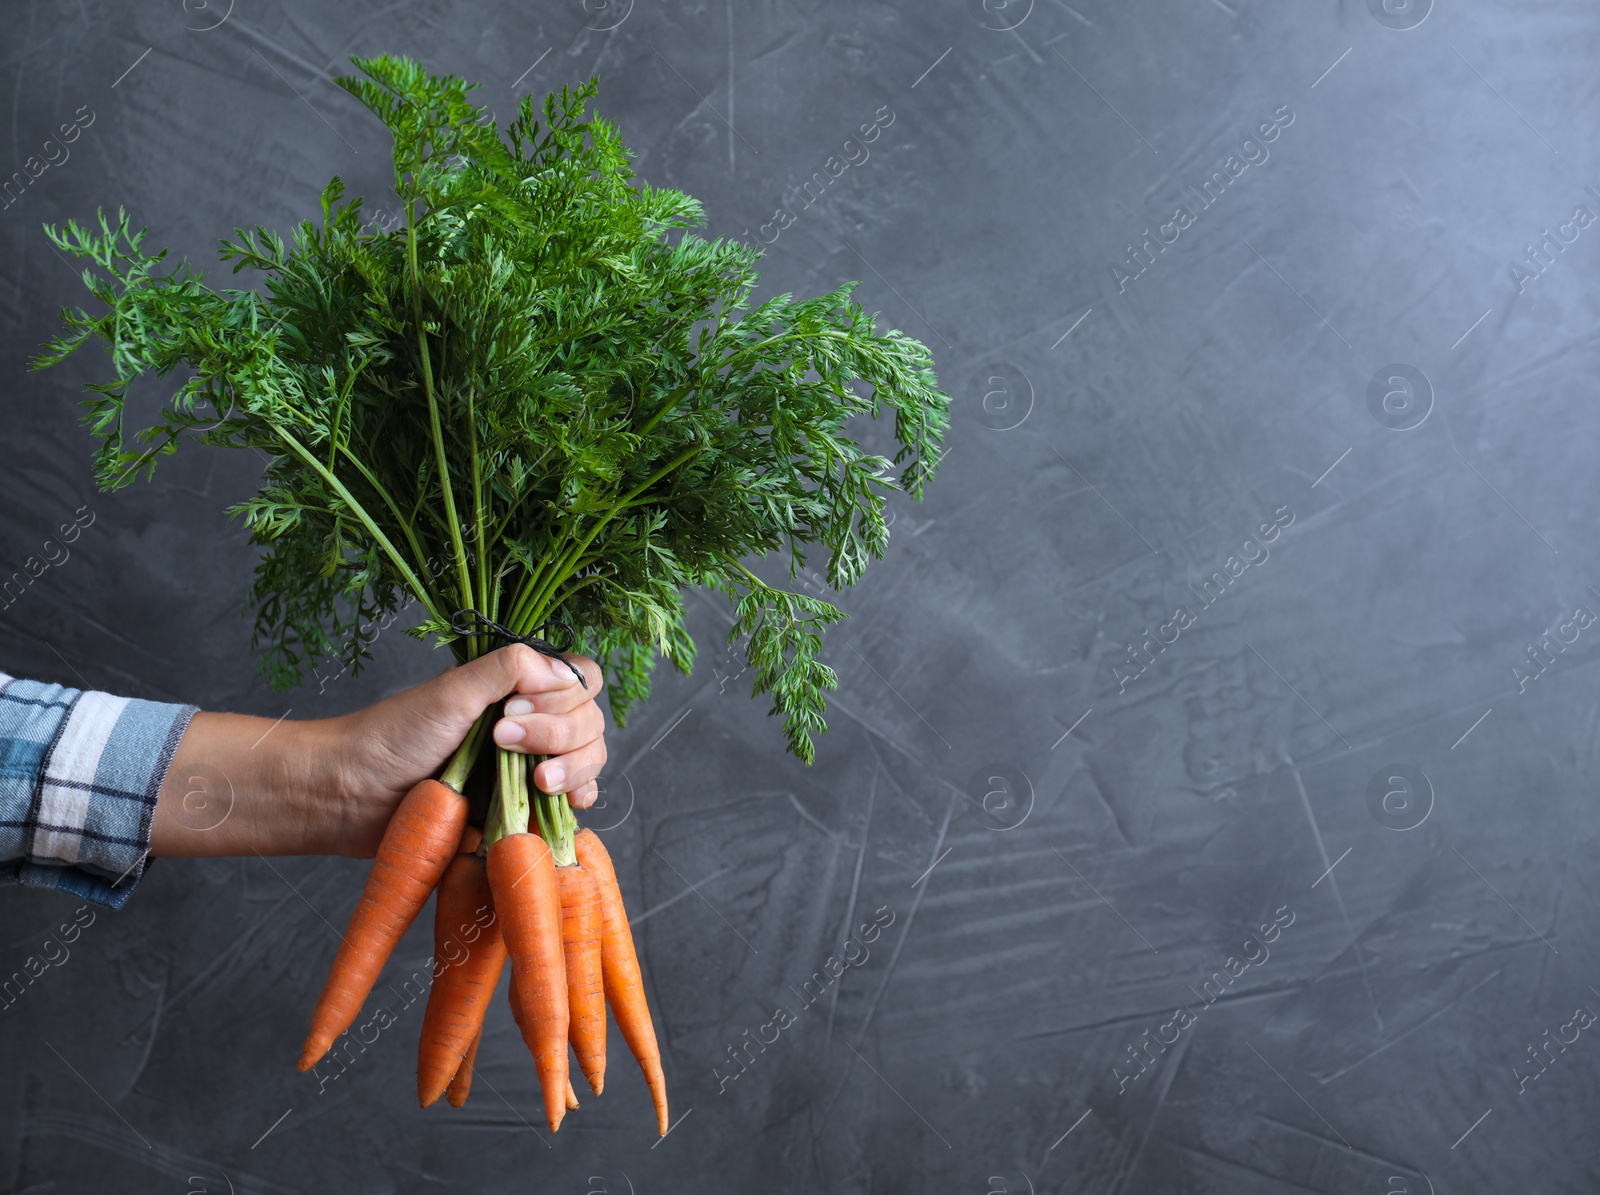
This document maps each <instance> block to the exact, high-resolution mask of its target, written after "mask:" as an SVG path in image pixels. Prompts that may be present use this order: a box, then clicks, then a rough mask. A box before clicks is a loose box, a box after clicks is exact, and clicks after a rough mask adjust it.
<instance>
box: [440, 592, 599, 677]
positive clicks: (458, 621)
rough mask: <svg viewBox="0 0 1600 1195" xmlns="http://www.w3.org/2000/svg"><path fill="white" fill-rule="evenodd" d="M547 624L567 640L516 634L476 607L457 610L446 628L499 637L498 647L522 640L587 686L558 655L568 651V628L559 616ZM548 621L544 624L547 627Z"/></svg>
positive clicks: (580, 673) (578, 670) (575, 669)
mask: <svg viewBox="0 0 1600 1195" xmlns="http://www.w3.org/2000/svg"><path fill="white" fill-rule="evenodd" d="M550 623H554V624H555V625H556V626H558V627H560V628H561V629H562V630H563V631H565V632H566V633H567V641H566V642H565V643H564V644H562V645H561V646H560V647H557V646H556V645H555V644H554V643H551V642H550V641H549V640H547V639H541V638H539V636H537V635H519V634H517V633H516V632H515V631H513V630H512V629H511V628H510V627H506V626H502V625H501V624H500V623H498V622H496V621H495V620H494V619H492V618H489V617H487V616H486V615H484V614H483V613H482V612H481V611H478V610H457V611H456V613H455V618H454V621H452V622H451V623H450V630H451V632H452V633H453V634H457V635H490V636H493V637H494V638H496V639H498V640H500V644H501V646H504V645H505V644H507V643H525V644H527V645H528V646H529V647H531V648H533V650H534V651H536V652H538V653H539V654H540V655H544V656H549V657H550V658H551V659H552V660H560V661H561V662H562V663H563V664H565V665H566V666H567V667H568V668H570V669H571V670H572V675H573V676H575V677H577V678H578V683H579V684H580V685H582V686H583V687H584V688H585V689H587V688H588V687H589V682H588V681H587V680H585V679H584V676H583V670H582V669H581V668H579V667H577V665H575V664H574V663H573V662H572V661H571V660H569V659H567V658H566V656H564V655H562V654H561V653H562V652H565V651H571V650H572V642H573V634H572V628H571V627H569V626H568V625H567V624H566V623H564V622H562V621H561V620H560V619H559V618H553V619H551V620H550ZM550 623H546V624H545V625H547V626H548V625H550Z"/></svg>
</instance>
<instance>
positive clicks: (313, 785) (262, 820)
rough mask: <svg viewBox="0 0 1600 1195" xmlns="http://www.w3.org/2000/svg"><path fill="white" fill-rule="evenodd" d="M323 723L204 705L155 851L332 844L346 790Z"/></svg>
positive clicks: (164, 801) (170, 785)
mask: <svg viewBox="0 0 1600 1195" xmlns="http://www.w3.org/2000/svg"><path fill="white" fill-rule="evenodd" d="M326 738H327V732H326V730H325V728H324V724H323V723H320V722H290V721H287V720H280V721H277V722H274V721H273V720H272V719H270V718H255V717H248V716H245V715H240V714H219V713H207V712H201V713H198V714H196V715H195V717H194V719H193V720H192V721H191V722H190V724H189V727H188V729H187V730H186V731H185V733H184V736H183V738H182V740H181V741H180V742H179V744H178V749H177V752H176V753H175V754H174V756H173V761H172V766H171V768H169V769H168V772H167V776H166V778H165V780H164V781H163V783H162V786H161V791H160V793H159V794H158V797H157V801H156V809H155V815H154V817H153V818H152V823H151V834H150V853H151V854H152V855H179V856H202V855H203V856H216V855H251V854H261V855H300V854H327V853H332V850H333V847H332V844H334V843H335V842H336V841H337V838H338V825H339V820H340V805H341V802H340V790H339V788H338V784H337V777H336V775H335V774H334V773H335V772H336V768H334V767H333V766H332V765H331V762H330V760H329V757H328V751H327V747H326V746H325V739H326Z"/></svg>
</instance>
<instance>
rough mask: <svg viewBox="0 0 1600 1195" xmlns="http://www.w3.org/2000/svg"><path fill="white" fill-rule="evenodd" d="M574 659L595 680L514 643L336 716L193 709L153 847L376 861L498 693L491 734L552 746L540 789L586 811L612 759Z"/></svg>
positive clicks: (539, 751)
mask: <svg viewBox="0 0 1600 1195" xmlns="http://www.w3.org/2000/svg"><path fill="white" fill-rule="evenodd" d="M567 658H568V659H570V660H571V661H572V662H573V664H574V665H575V666H577V667H578V668H581V669H582V670H583V674H584V677H585V678H586V679H587V680H588V682H589V684H588V688H587V689H585V688H583V687H582V686H581V685H579V683H578V680H577V678H576V677H575V676H574V675H573V674H572V671H571V670H570V669H568V668H567V667H566V665H564V664H562V663H561V662H560V661H559V660H553V659H551V658H549V657H548V656H545V655H542V654H540V653H539V652H536V651H534V650H533V649H532V648H530V647H527V646H525V645H523V644H511V645H510V646H507V647H502V648H500V649H499V650H498V651H493V652H490V653H489V654H487V655H485V656H482V657H481V658H479V659H477V660H474V661H473V662H472V663H470V664H464V665H462V666H460V667H458V668H450V669H448V670H446V671H445V672H443V673H441V674H440V675H438V676H436V677H434V678H433V679H432V680H430V681H425V682H423V683H422V684H420V685H416V686H415V687H413V688H410V689H407V690H405V691H404V692H402V693H397V694H395V695H394V696H393V697H390V698H387V699H386V700H384V701H380V702H378V703H377V704H376V705H372V706H368V707H367V708H366V709H363V710H357V711H355V712H354V713H350V714H345V715H343V716H341V717H337V718H326V719H321V720H318V721H303V722H288V721H284V722H281V723H277V724H275V723H273V721H272V720H271V719H270V718H254V717H247V716H245V715H241V714H214V713H204V712H203V713H199V714H196V715H195V717H194V720H193V721H192V722H191V723H190V724H189V728H188V730H187V731H186V732H185V734H184V736H183V739H182V741H181V742H180V743H179V745H178V750H177V754H176V755H175V756H174V757H173V762H172V767H171V768H170V769H169V770H168V772H167V777H166V780H165V782H164V783H163V784H162V788H161V792H160V794H159V796H158V798H157V803H156V810H155V815H154V819H153V822H152V826H151V835H150V853H151V854H152V855H190V856H193V855H248V854H262V855H351V856H356V857H360V858H370V857H371V856H372V855H373V854H374V853H375V852H376V851H377V848H378V843H379V841H381V839H382V837H383V831H384V829H385V827H387V826H388V824H389V817H390V815H391V814H392V813H393V812H394V809H395V806H396V805H398V804H399V803H400V800H401V798H402V797H404V796H405V795H406V793H407V792H409V791H410V789H411V786H412V785H414V784H415V783H416V782H417V781H418V780H421V779H423V778H424V777H427V776H433V775H436V774H437V773H438V771H439V769H440V768H441V767H442V766H443V764H444V763H445V761H446V760H448V759H449V758H450V756H451V755H452V754H453V753H454V751H455V749H456V748H457V747H458V746H460V744H461V741H462V739H464V738H465V737H466V735H467V731H468V730H470V729H471V727H472V723H473V722H474V721H475V720H476V719H477V717H478V715H479V714H480V713H482V712H483V711H484V710H486V709H488V708H489V707H490V706H492V705H493V704H494V703H495V702H497V701H499V700H501V699H502V698H509V700H507V702H506V709H507V716H506V717H503V718H501V719H500V720H499V721H498V722H496V723H495V725H494V727H493V728H492V730H493V735H494V742H495V743H496V744H497V745H499V746H502V747H504V748H506V749H507V750H510V751H517V752H522V753H524V754H529V755H549V756H550V757H551V758H549V759H547V760H545V761H544V762H543V763H541V764H539V766H538V767H537V768H536V769H534V770H533V772H532V773H531V775H532V782H533V784H534V785H535V786H536V787H538V788H539V789H541V790H542V791H544V792H552V793H554V792H566V793H567V794H568V797H569V799H570V800H571V802H572V804H573V805H574V807H576V808H579V809H582V808H585V807H587V806H589V805H591V804H592V803H593V802H594V800H595V796H596V794H597V792H598V784H597V781H596V778H597V777H598V775H599V772H600V769H601V768H602V767H603V766H604V765H605V761H606V745H605V738H604V733H605V714H604V713H603V712H602V711H601V709H600V707H599V705H598V704H597V702H596V700H595V699H596V698H597V697H598V696H599V694H600V690H601V687H602V685H603V683H604V681H603V679H602V677H601V675H600V668H599V666H598V665H597V664H596V663H595V662H594V661H593V660H591V659H588V658H587V657H585V656H577V655H570V656H568V657H567ZM488 746H489V744H487V743H486V744H485V749H488Z"/></svg>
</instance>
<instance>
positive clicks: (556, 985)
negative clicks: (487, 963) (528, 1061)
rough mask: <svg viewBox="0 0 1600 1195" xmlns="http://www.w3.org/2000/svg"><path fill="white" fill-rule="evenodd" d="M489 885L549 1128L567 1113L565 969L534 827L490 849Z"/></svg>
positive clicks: (551, 885)
mask: <svg viewBox="0 0 1600 1195" xmlns="http://www.w3.org/2000/svg"><path fill="white" fill-rule="evenodd" d="M488 870H489V887H490V889H491V890H492V891H493V893H494V908H495V914H496V917H497V919H498V920H499V922H500V932H501V934H502V935H503V937H504V939H505V944H506V950H507V951H508V952H509V953H510V955H511V974H512V978H513V980H514V982H515V983H516V987H517V1001H518V1004H519V1005H520V1008H519V1010H518V1011H519V1012H520V1014H521V1015H520V1017H519V1018H518V1023H519V1026H520V1027H521V1029H522V1040H523V1041H524V1042H525V1043H526V1044H527V1046H528V1050H529V1051H530V1052H531V1053H532V1054H533V1062H534V1065H535V1066H536V1067H537V1068H538V1070H539V1082H540V1084H541V1085H542V1086H543V1088H544V1110H545V1117H546V1118H547V1119H548V1120H549V1122H550V1131H551V1132H555V1131H556V1130H557V1129H558V1128H559V1127H560V1126H561V1120H562V1118H563V1117H564V1116H566V1114H567V1107H566V1094H567V1093H566V1087H567V1024H568V1013H567V976H566V963H565V961H564V959H563V958H562V950H561V895H560V893H559V891H558V890H557V888H556V868H555V861H554V860H553V859H552V858H551V857H550V848H549V847H548V846H547V845H545V841H544V839H542V838H540V837H539V836H538V835H537V834H507V835H506V836H505V837H504V838H500V839H497V840H496V841H495V844H494V845H493V846H491V847H490V848H489V869H488Z"/></svg>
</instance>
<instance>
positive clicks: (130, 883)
mask: <svg viewBox="0 0 1600 1195" xmlns="http://www.w3.org/2000/svg"><path fill="white" fill-rule="evenodd" d="M197 712H198V710H197V707H195V706H192V705H169V704H166V703H163V702H157V701H140V700H136V699H133V698H128V697H116V696H113V695H112V694H110V693H98V692H94V691H92V690H91V691H84V690H82V689H69V688H66V687H64V686H62V685H47V684H42V683H40V682H39V681H30V680H17V679H14V678H12V677H10V676H7V675H6V674H5V673H3V672H0V884H27V885H29V886H30V887H35V888H57V889H60V890H61V891H64V892H72V893H75V894H77V895H78V896H80V897H83V898H84V899H86V900H91V901H94V902H95V903H97V904H101V905H105V906H107V907H109V908H113V909H120V908H121V907H122V906H123V905H124V904H126V903H127V901H128V898H129V897H130V896H132V895H133V890H134V889H135V888H136V887H138V884H139V881H140V880H141V879H142V878H143V877H144V871H145V867H146V866H147V856H148V854H149V851H150V819H151V816H152V815H153V814H154V812H155V807H156V795H157V794H158V793H159V792H160V791H161V784H162V781H164V780H165V779H166V775H167V769H168V768H169V767H171V765H172V757H173V755H174V754H175V753H176V751H177V749H178V740H179V739H181V738H182V737H183V732H184V731H185V730H187V729H188V726H189V720H190V719H191V718H192V717H194V715H195V714H196V713H197Z"/></svg>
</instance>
